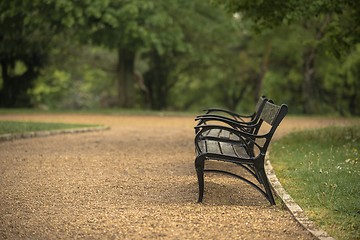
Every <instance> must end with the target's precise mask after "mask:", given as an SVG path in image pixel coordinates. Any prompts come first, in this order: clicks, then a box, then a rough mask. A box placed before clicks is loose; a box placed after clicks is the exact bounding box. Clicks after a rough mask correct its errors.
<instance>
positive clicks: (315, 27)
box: [213, 0, 360, 113]
mask: <svg viewBox="0 0 360 240" xmlns="http://www.w3.org/2000/svg"><path fill="white" fill-rule="evenodd" d="M213 2H215V3H216V4H219V5H222V6H224V7H225V8H226V9H227V10H228V11H229V12H231V13H235V12H236V13H238V15H239V16H240V17H241V19H242V20H250V21H251V22H252V24H251V29H253V30H255V32H256V31H257V32H259V31H264V30H268V29H271V30H273V29H275V28H277V27H278V26H284V25H286V26H290V25H291V24H292V25H294V24H295V25H300V26H302V27H303V29H304V30H305V32H306V35H305V37H304V38H303V39H302V40H303V46H304V48H303V63H302V65H303V68H302V71H303V81H302V99H303V110H304V112H305V113H314V112H318V109H316V104H315V103H316V101H317V100H318V98H319V96H320V95H321V94H320V91H321V88H320V83H319V79H318V76H319V75H321V74H320V73H319V72H318V67H317V66H316V64H319V62H318V61H317V58H318V56H320V55H323V54H322V52H324V51H325V52H328V53H332V54H333V55H334V56H336V57H337V58H338V59H340V60H342V61H344V60H345V59H346V58H347V55H348V54H350V53H351V52H352V51H354V49H355V47H356V45H357V44H358V43H359V42H360V27H359V23H360V7H359V5H358V4H355V2H353V1H342V0H334V1H327V0H317V1H311V0H306V1H296V0H291V1H268V0H265V1H247V0H240V1H234V0H227V1H218V0H215V1H213ZM306 36H307V37H306ZM302 37H303V36H302Z"/></svg>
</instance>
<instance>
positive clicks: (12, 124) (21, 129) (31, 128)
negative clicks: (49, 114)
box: [0, 121, 98, 135]
mask: <svg viewBox="0 0 360 240" xmlns="http://www.w3.org/2000/svg"><path fill="white" fill-rule="evenodd" d="M97 126H98V125H89V124H66V123H41V122H18V121H0V135H1V134H8V133H26V132H37V131H49V130H59V129H74V128H84V127H97Z"/></svg>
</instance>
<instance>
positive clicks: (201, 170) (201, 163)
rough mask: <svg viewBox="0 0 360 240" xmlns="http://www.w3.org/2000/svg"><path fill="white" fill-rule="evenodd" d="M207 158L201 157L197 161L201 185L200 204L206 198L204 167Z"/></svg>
mask: <svg viewBox="0 0 360 240" xmlns="http://www.w3.org/2000/svg"><path fill="white" fill-rule="evenodd" d="M204 162H205V158H203V157H201V156H199V157H197V158H196V159H195V169H196V174H197V178H198V184H199V198H198V203H201V202H202V199H203V196H204V165H205V163H204Z"/></svg>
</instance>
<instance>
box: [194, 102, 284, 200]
mask: <svg viewBox="0 0 360 240" xmlns="http://www.w3.org/2000/svg"><path fill="white" fill-rule="evenodd" d="M287 111H288V107H287V106H286V105H285V104H282V105H281V106H280V105H275V104H274V103H272V102H270V101H265V102H264V105H263V108H262V111H261V112H260V115H259V119H258V121H257V122H253V123H251V124H244V123H241V122H239V121H232V122H230V121H229V120H223V119H221V120H220V119H216V118H214V117H212V116H209V117H208V118H207V117H206V116H201V121H202V124H201V125H197V126H195V129H196V130H195V132H196V136H195V150H196V158H195V169H196V172H197V177H198V184H199V198H198V202H202V200H203V195H204V172H220V173H225V174H229V175H231V176H234V177H237V178H239V179H241V180H243V181H245V182H246V183H248V184H250V185H251V186H252V187H254V188H255V189H256V190H258V191H259V192H260V193H262V194H263V195H264V196H265V198H266V199H267V200H268V201H269V202H270V204H271V205H274V204H275V201H274V197H273V194H272V192H271V188H270V184H269V181H268V179H267V176H266V173H265V166H264V163H265V155H266V151H267V149H268V147H269V144H270V141H271V139H272V137H273V135H274V133H275V131H276V129H277V127H278V126H279V124H280V123H281V121H282V120H283V118H284V117H285V115H286V114H287ZM208 121H219V122H221V123H224V124H225V125H221V124H216V125H215V124H208ZM226 124H227V125H226ZM214 160H215V161H223V162H229V163H234V164H235V165H237V166H241V167H243V168H245V169H246V170H247V171H248V172H249V173H250V174H251V175H252V176H253V178H254V180H252V181H251V180H249V179H247V178H245V177H243V176H240V175H238V174H235V173H233V172H230V171H225V170H220V169H207V168H205V162H206V161H214Z"/></svg>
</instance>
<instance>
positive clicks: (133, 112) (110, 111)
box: [0, 108, 199, 116]
mask: <svg viewBox="0 0 360 240" xmlns="http://www.w3.org/2000/svg"><path fill="white" fill-rule="evenodd" d="M9 114H76V115H79V114H80V115H81V114H83V115H86V114H101V115H115V116H117V115H120V116H121V115H125V116H126V115H129V116H194V115H195V114H199V112H191V111H189V112H185V111H155V110H145V109H121V108H107V109H106V108H104V109H77V110H71V109H64V110H61V109H59V110H41V109H32V108H20V109H18V108H13V109H11V108H0V115H9Z"/></svg>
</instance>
